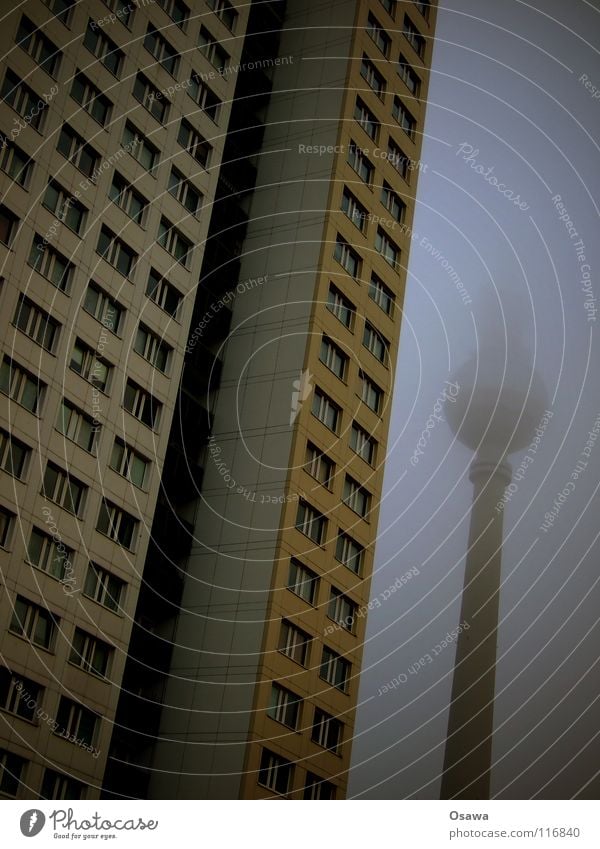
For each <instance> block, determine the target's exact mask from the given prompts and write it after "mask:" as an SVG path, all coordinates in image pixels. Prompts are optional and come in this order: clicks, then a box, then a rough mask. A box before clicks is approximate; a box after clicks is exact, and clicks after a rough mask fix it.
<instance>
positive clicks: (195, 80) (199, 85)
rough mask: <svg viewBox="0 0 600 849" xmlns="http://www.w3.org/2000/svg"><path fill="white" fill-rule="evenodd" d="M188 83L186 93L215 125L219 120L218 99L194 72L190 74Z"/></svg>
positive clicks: (219, 102) (219, 103)
mask: <svg viewBox="0 0 600 849" xmlns="http://www.w3.org/2000/svg"><path fill="white" fill-rule="evenodd" d="M189 83H190V84H189V86H188V93H189V94H190V95H191V97H192V98H193V100H194V101H195V102H196V103H197V104H198V106H199V107H200V109H202V111H203V112H206V114H207V115H208V117H209V118H210V119H211V120H212V121H214V122H215V124H216V123H217V121H218V120H219V109H220V108H221V101H220V99H219V98H218V97H217V95H216V94H215V93H214V91H213V90H212V89H211V88H209V86H208V85H207V84H206V83H205V82H204V81H203V80H202V76H201V75H200V74H198V73H197V72H196V71H194V72H193V73H192V76H191V77H190V80H189Z"/></svg>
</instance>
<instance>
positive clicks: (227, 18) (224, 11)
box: [207, 0, 238, 32]
mask: <svg viewBox="0 0 600 849" xmlns="http://www.w3.org/2000/svg"><path fill="white" fill-rule="evenodd" d="M207 3H208V8H209V9H212V10H213V12H214V13H215V15H216V16H217V17H218V18H220V20H221V21H223V23H224V24H225V26H226V27H227V29H229V30H231V31H232V32H233V30H234V28H235V22H236V20H237V16H238V13H237V12H236V10H235V9H234V8H233V6H232V5H231V3H230V2H229V0H207Z"/></svg>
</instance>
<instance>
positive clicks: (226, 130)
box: [0, 0, 435, 799]
mask: <svg viewBox="0 0 600 849" xmlns="http://www.w3.org/2000/svg"><path fill="white" fill-rule="evenodd" d="M434 23H435V6H434V5H430V4H427V3H414V2H400V1H399V0H398V2H395V1H394V0H390V1H389V2H384V0H338V1H337V2H336V0H332V2H330V3H328V4H325V3H321V2H312V0H309V2H307V1H306V0H304V2H301V0H288V2H287V3H286V2H284V0H272V2H260V1H259V2H252V3H251V4H232V3H230V2H229V0H207V2H203V0H202V2H201V0H188V2H187V3H184V2H183V0H157V1H156V2H150V0H147V2H145V1H144V0H137V2H133V0H132V2H131V3H127V2H125V0H107V2H102V0H80V2H78V3H74V2H68V0H27V2H26V3H25V4H22V5H21V6H20V7H19V8H18V9H15V10H14V11H12V12H11V13H10V14H9V15H8V16H7V17H6V19H5V20H4V27H3V34H2V45H3V48H2V53H3V56H4V69H3V71H2V74H1V77H0V86H1V89H0V98H1V102H0V132H1V133H2V138H1V150H0V168H1V169H2V172H1V174H0V176H1V178H2V183H1V185H2V198H1V207H0V216H1V234H0V239H1V241H2V245H0V254H1V255H0V259H1V262H2V267H1V270H0V275H1V278H2V288H1V290H0V298H1V305H2V309H1V316H0V321H2V331H1V336H2V343H1V344H2V353H1V357H2V361H1V378H0V379H1V383H0V390H1V391H2V393H3V398H4V400H5V402H6V403H5V409H6V416H5V418H4V421H3V424H2V430H1V431H0V445H1V451H0V465H1V468H2V471H1V472H0V474H1V475H2V483H3V485H2V500H1V503H0V507H1V511H2V512H1V517H2V526H1V538H0V545H1V548H0V555H1V557H0V569H1V571H0V629H1V647H2V648H1V651H2V657H1V658H0V660H1V668H0V720H1V725H0V737H1V740H0V793H3V794H4V795H6V796H13V797H14V796H17V797H21V798H27V797H31V796H37V795H39V796H42V797H45V798H94V797H95V796H98V795H100V793H101V792H104V793H105V794H107V795H110V796H113V797H114V796H117V797H118V796H150V797H158V798H160V797H164V798H173V797H177V798H240V797H242V798H261V797H267V796H271V795H274V794H289V795H290V796H291V797H293V798H307V799H313V798H332V797H336V798H341V797H343V795H344V792H345V787H346V779H347V771H348V767H349V757H350V747H351V740H352V733H353V727H354V713H355V707H356V696H357V691H358V675H359V671H360V660H361V645H362V640H363V638H364V630H365V617H364V610H365V605H366V604H367V602H368V599H369V581H370V574H371V571H372V565H373V551H374V545H375V539H376V529H377V518H378V502H379V498H380V494H381V487H382V475H383V461H384V458H385V454H386V436H387V430H388V424H389V414H390V399H391V392H392V387H393V368H394V364H395V361H396V354H397V347H398V337H399V330H400V320H401V306H402V299H403V292H404V285H405V276H406V259H407V255H408V248H409V245H410V234H411V223H412V217H413V212H414V198H415V187H416V181H417V175H418V171H419V168H420V147H421V139H422V130H423V121H424V110H425V102H426V95H427V87H428V78H429V70H428V69H429V65H430V60H431V51H432V39H433V29H434ZM102 788H104V791H103V789H102Z"/></svg>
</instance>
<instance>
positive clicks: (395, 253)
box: [375, 227, 400, 269]
mask: <svg viewBox="0 0 600 849" xmlns="http://www.w3.org/2000/svg"><path fill="white" fill-rule="evenodd" d="M375 250H376V251H377V252H378V253H380V254H381V256H382V257H383V258H384V259H385V261H386V262H387V263H389V264H390V265H391V266H392V268H394V269H396V267H397V265H398V263H399V262H400V248H399V247H398V245H397V244H396V243H395V242H393V241H392V240H391V239H390V237H389V236H388V235H386V233H384V231H383V230H382V229H381V227H378V228H377V235H376V236H375Z"/></svg>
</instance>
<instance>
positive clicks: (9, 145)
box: [0, 134, 33, 189]
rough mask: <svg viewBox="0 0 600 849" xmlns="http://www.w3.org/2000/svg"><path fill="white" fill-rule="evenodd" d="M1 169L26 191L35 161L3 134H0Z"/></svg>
mask: <svg viewBox="0 0 600 849" xmlns="http://www.w3.org/2000/svg"><path fill="white" fill-rule="evenodd" d="M0 168H1V169H2V170H3V171H4V173H5V174H8V176H9V177H10V178H11V179H13V180H14V181H15V183H18V184H19V186H21V187H22V188H24V189H26V188H27V186H28V185H29V178H30V177H31V172H32V170H33V160H32V159H30V157H29V156H27V154H26V153H25V151H23V150H21V148H20V147H17V145H16V144H13V142H11V141H8V139H7V138H6V136H4V135H2V134H0Z"/></svg>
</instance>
